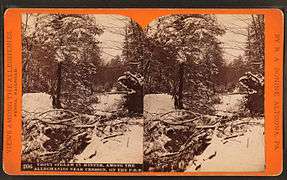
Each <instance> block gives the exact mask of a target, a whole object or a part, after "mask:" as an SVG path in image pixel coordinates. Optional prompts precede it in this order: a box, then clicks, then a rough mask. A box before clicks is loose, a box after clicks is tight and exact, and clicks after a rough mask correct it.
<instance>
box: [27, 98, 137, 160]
mask: <svg viewBox="0 0 287 180" xmlns="http://www.w3.org/2000/svg"><path fill="white" fill-rule="evenodd" d="M98 98H99V102H98V103H96V104H94V105H93V108H94V109H95V110H96V111H98V112H99V113H100V114H102V115H107V114H109V113H108V112H113V111H116V110H117V108H119V106H120V104H121V102H122V100H123V99H122V95H119V94H102V95H100V96H98ZM22 104H23V107H22V108H23V110H25V111H28V112H37V113H41V112H45V111H47V110H50V109H53V106H52V98H51V96H50V95H49V94H46V93H27V94H24V95H23V97H22ZM99 113H96V114H97V115H99ZM90 116H91V115H90ZM133 121H136V122H139V123H136V124H133V125H126V127H127V131H125V132H124V133H123V134H122V135H119V136H115V137H111V138H106V139H105V138H100V137H98V136H97V132H96V130H95V131H94V132H93V134H92V139H91V141H90V142H91V143H90V144H89V145H88V146H87V147H86V148H85V149H84V151H83V152H82V153H81V154H79V155H77V156H76V157H75V161H76V162H79V163H139V164H140V163H142V162H143V125H140V124H143V119H140V118H134V119H133Z"/></svg>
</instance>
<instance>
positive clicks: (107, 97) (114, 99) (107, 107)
mask: <svg viewBox="0 0 287 180" xmlns="http://www.w3.org/2000/svg"><path fill="white" fill-rule="evenodd" d="M97 97H98V101H99V102H98V103H95V104H92V108H93V109H95V110H96V111H102V112H113V111H117V110H118V108H119V106H120V105H121V103H122V101H123V95H122V94H100V95H97Z"/></svg>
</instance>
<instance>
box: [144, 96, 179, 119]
mask: <svg viewBox="0 0 287 180" xmlns="http://www.w3.org/2000/svg"><path fill="white" fill-rule="evenodd" d="M174 109H175V108H174V100H173V98H172V96H171V95H168V94H147V95H145V96H144V111H145V113H151V114H162V113H165V112H169V111H172V110H174Z"/></svg>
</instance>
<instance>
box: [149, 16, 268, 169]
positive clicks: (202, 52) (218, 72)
mask: <svg viewBox="0 0 287 180" xmlns="http://www.w3.org/2000/svg"><path fill="white" fill-rule="evenodd" d="M146 35H147V39H148V41H149V47H148V50H147V51H148V52H149V53H147V57H146V58H144V59H145V64H146V66H145V67H144V69H145V70H144V73H145V74H144V78H145V85H144V90H145V97H144V116H145V125H144V170H145V171H160V172H169V171H173V172H177V171H180V172H203V171H205V172H206V171H208V172H236V171H245V172H247V171H263V170H264V169H265V148H264V115H263V114H264V17H263V16H262V15H255V14H254V15H204V14H190V15H169V16H163V17H160V18H158V19H156V20H154V21H153V22H151V23H150V24H149V26H148V27H147V28H146Z"/></svg>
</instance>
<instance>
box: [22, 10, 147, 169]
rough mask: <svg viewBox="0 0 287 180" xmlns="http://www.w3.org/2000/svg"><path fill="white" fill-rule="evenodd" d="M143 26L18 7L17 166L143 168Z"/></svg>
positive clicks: (116, 18) (114, 18) (110, 17)
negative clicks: (19, 105)
mask: <svg viewBox="0 0 287 180" xmlns="http://www.w3.org/2000/svg"><path fill="white" fill-rule="evenodd" d="M141 37H143V31H142V29H141V27H140V26H139V25H138V24H137V23H135V22H134V21H133V20H132V19H130V18H128V17H125V16H119V15H100V14H99V15H80V14H22V93H23V94H22V151H21V154H22V155H21V161H22V170H56V171H61V170H63V171H69V170H71V171H141V170H142V164H143V97H144V94H143V77H142V64H141V63H142V61H141V57H137V56H140V54H141V52H140V51H141V49H140V48H139V49H134V48H133V47H134V46H133V45H132V44H133V43H136V42H137V41H140V38H141Z"/></svg>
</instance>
